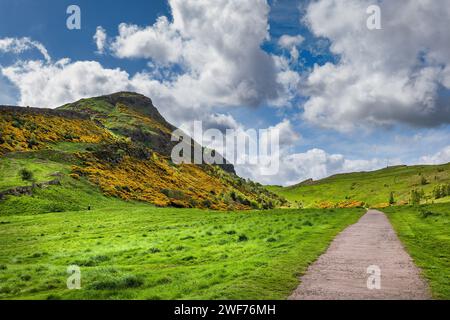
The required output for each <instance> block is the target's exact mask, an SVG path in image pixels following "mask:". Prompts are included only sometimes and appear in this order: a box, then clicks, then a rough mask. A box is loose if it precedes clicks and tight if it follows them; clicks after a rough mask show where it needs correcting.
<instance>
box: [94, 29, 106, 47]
mask: <svg viewBox="0 0 450 320" xmlns="http://www.w3.org/2000/svg"><path fill="white" fill-rule="evenodd" d="M93 39H94V41H95V45H96V46H97V53H99V54H103V53H105V48H106V41H107V34H106V30H105V29H104V28H103V27H102V26H98V27H97V29H96V31H95V34H94V37H93Z"/></svg>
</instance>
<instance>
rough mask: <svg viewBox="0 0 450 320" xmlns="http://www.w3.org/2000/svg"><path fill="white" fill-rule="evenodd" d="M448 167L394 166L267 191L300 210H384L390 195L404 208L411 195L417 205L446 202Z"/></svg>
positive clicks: (308, 181)
mask: <svg viewBox="0 0 450 320" xmlns="http://www.w3.org/2000/svg"><path fill="white" fill-rule="evenodd" d="M449 186H450V163H449V164H444V165H418V166H395V167H389V168H385V169H381V170H377V171H373V172H355V173H346V174H338V175H334V176H331V177H328V178H325V179H322V180H318V181H313V180H311V179H310V180H306V181H304V182H302V183H300V184H297V185H293V186H289V187H280V186H269V187H267V188H268V189H269V190H271V191H272V192H275V193H277V194H279V195H282V196H284V197H285V198H286V199H288V200H290V201H291V202H293V203H296V204H297V205H299V206H303V207H323V208H329V207H353V206H361V205H363V206H367V207H385V206H388V205H389V201H390V198H391V196H390V195H391V192H392V195H393V200H394V204H395V205H401V204H407V203H409V202H410V201H411V200H412V199H411V192H412V191H416V192H417V194H419V198H420V202H421V203H426V202H428V203H431V202H435V203H439V202H450V197H449V195H448V191H449Z"/></svg>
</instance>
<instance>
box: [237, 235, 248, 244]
mask: <svg viewBox="0 0 450 320" xmlns="http://www.w3.org/2000/svg"><path fill="white" fill-rule="evenodd" d="M244 241H248V237H247V236H246V235H245V234H240V235H239V237H238V242H244Z"/></svg>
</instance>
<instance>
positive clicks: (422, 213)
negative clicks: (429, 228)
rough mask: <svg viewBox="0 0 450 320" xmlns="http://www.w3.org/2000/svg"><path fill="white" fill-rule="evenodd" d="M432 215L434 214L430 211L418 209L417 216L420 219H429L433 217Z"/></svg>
mask: <svg viewBox="0 0 450 320" xmlns="http://www.w3.org/2000/svg"><path fill="white" fill-rule="evenodd" d="M434 215H436V214H435V213H433V212H431V211H429V210H426V209H425V208H420V209H419V216H420V217H421V218H424V219H425V218H428V217H430V216H434Z"/></svg>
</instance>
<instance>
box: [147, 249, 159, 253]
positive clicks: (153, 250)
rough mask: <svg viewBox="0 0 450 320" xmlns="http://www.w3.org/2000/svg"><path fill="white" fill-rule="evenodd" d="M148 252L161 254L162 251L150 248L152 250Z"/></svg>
mask: <svg viewBox="0 0 450 320" xmlns="http://www.w3.org/2000/svg"><path fill="white" fill-rule="evenodd" d="M148 252H149V253H158V252H161V249H158V248H150V249H149V250H148Z"/></svg>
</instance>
